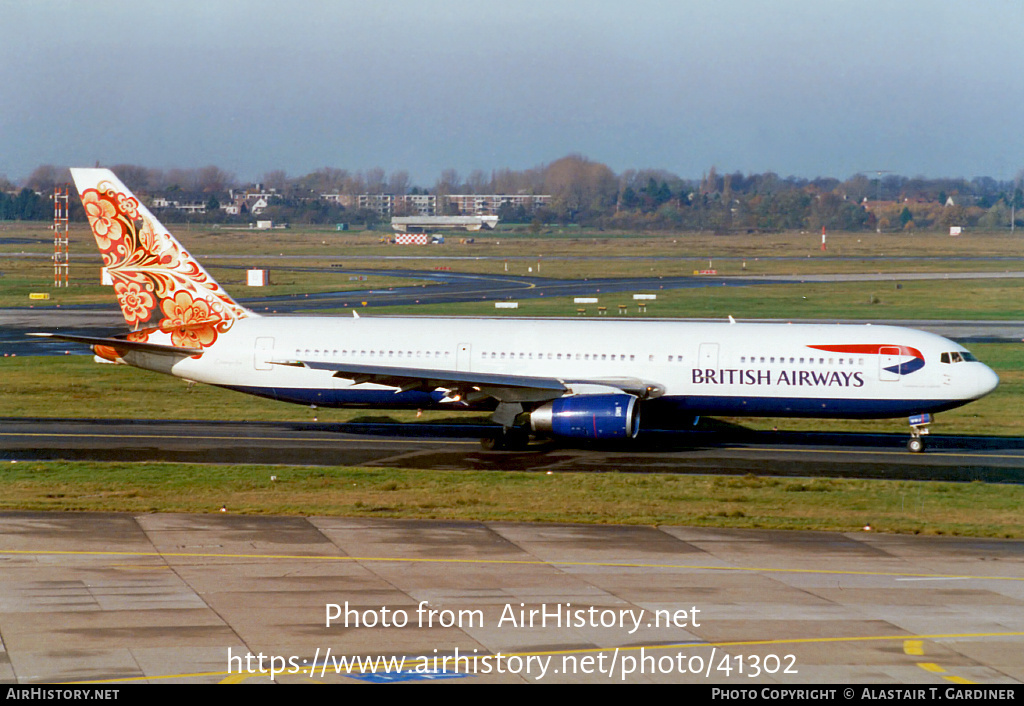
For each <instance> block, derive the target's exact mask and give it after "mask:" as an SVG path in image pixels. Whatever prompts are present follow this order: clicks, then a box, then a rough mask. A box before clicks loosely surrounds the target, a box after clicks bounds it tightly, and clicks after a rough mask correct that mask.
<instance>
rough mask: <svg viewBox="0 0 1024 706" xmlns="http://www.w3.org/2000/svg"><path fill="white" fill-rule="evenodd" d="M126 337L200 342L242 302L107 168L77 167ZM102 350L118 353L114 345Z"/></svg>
mask: <svg viewBox="0 0 1024 706" xmlns="http://www.w3.org/2000/svg"><path fill="white" fill-rule="evenodd" d="M71 176H72V178H73V179H74V180H75V187H76V188H77V189H78V193H79V194H80V195H81V197H82V205H83V206H84V208H85V214H86V216H87V217H88V219H89V226H90V227H91V228H92V233H93V236H95V238H96V245H97V246H98V247H99V249H100V254H101V255H102V256H103V266H104V268H106V271H107V274H108V275H109V276H110V279H111V281H112V282H113V285H114V293H115V294H116V295H117V301H118V303H119V304H120V305H121V312H122V313H123V314H124V318H125V321H126V322H128V325H129V326H130V327H131V329H132V332H131V333H130V334H128V340H129V341H134V342H139V343H147V344H162V345H166V346H173V347H175V348H185V349H196V350H201V349H204V348H207V347H209V346H211V345H213V344H214V342H216V340H217V337H218V336H219V335H221V334H223V333H225V332H227V331H228V330H229V329H230V328H231V326H232V324H234V322H235V321H236V320H237V319H242V318H246V317H251V316H256V314H254V313H252V312H251V311H249V310H248V309H246V308H244V307H242V306H241V305H239V304H238V303H237V302H236V301H235V300H234V299H232V298H231V297H230V296H229V295H228V294H227V292H225V291H224V289H223V288H222V287H221V286H220V285H219V284H217V282H216V281H215V280H214V279H213V277H211V276H210V275H209V274H208V273H207V272H206V270H204V269H203V268H202V266H201V265H200V264H199V263H198V262H196V261H195V260H194V259H193V258H192V256H191V255H189V254H188V252H187V251H186V250H185V249H184V248H183V247H182V246H181V244H180V243H179V242H178V241H177V240H175V238H174V236H172V235H171V234H170V233H169V232H168V231H167V229H166V228H164V226H163V225H162V224H161V223H160V221H158V220H157V218H156V217H155V216H154V215H153V214H152V213H150V211H149V209H147V208H146V207H145V206H144V205H142V204H141V203H139V200H138V199H137V198H135V196H134V195H133V194H132V193H131V191H129V190H128V188H127V187H126V186H125V185H124V184H122V183H121V181H120V180H119V179H118V178H117V177H116V176H114V173H113V172H111V171H110V170H109V169H72V170H71ZM96 353H97V354H98V355H101V356H103V357H107V358H112V357H114V356H116V355H117V354H116V353H115V351H113V350H109V351H107V350H103V347H102V346H100V347H97V349H96Z"/></svg>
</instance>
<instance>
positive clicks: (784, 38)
mask: <svg viewBox="0 0 1024 706" xmlns="http://www.w3.org/2000/svg"><path fill="white" fill-rule="evenodd" d="M0 67H2V68H3V74H2V75H3V78H2V80H0V174H6V175H7V176H8V177H9V178H11V179H14V180H18V179H21V178H24V177H25V176H27V175H28V174H29V173H30V172H31V171H32V169H34V168H35V167H36V166H39V165H41V164H58V165H71V166H92V165H93V164H94V163H95V162H97V161H99V162H100V163H101V164H108V165H109V164H116V163H134V164H141V165H145V166H149V167H158V168H170V167H201V166H206V165H209V164H215V165H217V166H220V167H222V168H224V169H227V170H229V171H232V172H234V173H235V174H236V175H237V176H238V177H239V178H241V179H256V178H258V177H260V176H262V175H263V174H264V173H265V172H268V171H271V170H274V169H284V170H285V171H287V172H288V174H289V175H291V176H299V175H302V174H306V173H308V172H310V171H313V170H314V169H317V168H319V167H323V166H333V167H339V168H344V169H349V170H352V171H355V170H357V169H366V168H370V167H376V166H380V167H383V168H384V169H386V170H388V171H393V170H398V169H406V170H408V171H409V172H410V173H411V175H412V178H413V182H414V183H416V184H419V185H423V186H431V185H433V183H434V181H435V180H436V179H437V177H438V176H439V175H440V172H441V170H442V169H445V168H454V169H457V170H458V171H459V173H460V174H462V175H463V176H465V175H467V174H468V173H469V172H470V171H472V170H474V169H482V170H485V171H486V172H489V171H490V170H491V169H498V168H502V167H510V168H513V169H526V168H530V167H534V166H537V165H540V164H544V163H548V162H552V161H554V160H556V159H558V158H559V157H562V156H565V155H566V154H570V153H578V154H582V155H584V156H586V157H589V158H590V159H592V160H595V161H600V162H604V163H606V164H608V165H609V166H610V167H611V168H612V169H613V170H615V171H616V172H621V171H623V170H625V169H630V168H647V167H652V168H662V169H667V170H670V171H673V172H675V173H677V174H679V175H680V176H684V177H699V176H700V175H701V174H702V173H703V172H705V171H707V169H708V168H709V167H711V166H712V165H714V166H716V167H717V169H718V171H719V173H722V172H726V171H728V172H732V171H737V170H738V171H743V172H748V173H749V172H763V171H769V170H770V171H775V172H777V173H779V174H780V175H782V176H788V175H797V176H804V177H815V176H834V177H837V178H840V179H845V178H847V177H849V176H851V175H852V174H854V173H856V172H858V171H865V172H868V171H871V170H889V171H893V172H896V173H899V174H904V175H906V176H914V175H926V176H931V177H939V176H950V177H957V176H962V177H967V178H971V177H973V176H981V175H985V176H992V177H995V178H997V179H1009V178H1012V177H1013V176H1014V175H1015V174H1017V172H1018V171H1020V170H1021V169H1022V168H1024V120H1022V117H1024V80H1022V79H1021V73H1022V70H1024V2H1021V0H978V1H977V2H972V3H966V2H963V1H962V0H899V1H898V2H889V1H879V0H856V1H849V2H847V1H845V0H829V1H826V2H822V1H821V0H772V1H771V2H766V1H764V0H717V1H716V2H706V1H703V2H690V1H685V0H672V1H666V2H661V1H659V0H629V2H626V1H625V0H618V1H616V2H608V1H605V0H581V1H578V2H577V1H576V0H504V1H502V2H491V1H490V0H444V1H436V2H434V1H431V0H415V1H407V0H383V1H380V2H366V1H365V0H363V1H361V2H349V1H348V0H319V1H316V0H289V2H269V1H263V0H244V1H243V0H237V1H228V0H164V1H162V2H151V1H149V0H132V1H131V2H125V1H123V0H122V1H121V2H107V1H106V0H91V1H90V2H82V1H81V0H32V1H31V2H29V1H22V0H0Z"/></svg>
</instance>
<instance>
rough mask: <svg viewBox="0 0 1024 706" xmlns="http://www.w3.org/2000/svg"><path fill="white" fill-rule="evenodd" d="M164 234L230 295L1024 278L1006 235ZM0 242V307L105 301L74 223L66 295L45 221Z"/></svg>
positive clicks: (16, 228) (84, 236)
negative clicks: (466, 284) (704, 273)
mask: <svg viewBox="0 0 1024 706" xmlns="http://www.w3.org/2000/svg"><path fill="white" fill-rule="evenodd" d="M170 230H171V231H172V232H173V233H175V234H176V235H177V236H178V237H179V239H180V240H181V241H182V243H183V244H184V245H185V247H186V248H188V249H189V250H190V251H191V252H192V253H193V255H195V256H196V258H197V259H199V261H200V262H201V263H202V264H203V265H204V266H205V267H206V268H207V269H208V270H209V271H210V273H211V274H212V275H213V276H214V277H215V278H216V279H217V280H218V281H219V282H220V283H221V284H222V285H224V286H225V287H226V288H227V289H228V290H229V291H230V292H232V293H233V294H234V295H235V296H236V297H246V296H256V295H279V294H298V293H313V292H323V291H339V290H345V289H360V288H364V287H387V286H398V285H399V284H402V283H403V281H402V280H384V279H383V278H380V279H378V278H374V279H373V280H371V281H370V282H367V283H363V284H362V285H359V284H358V283H351V282H350V281H349V280H348V277H347V276H346V272H345V270H346V269H363V268H377V269H381V268H386V269H426V270H430V269H433V268H434V267H448V268H451V269H452V270H453V271H457V272H473V273H489V274H498V273H501V274H505V273H506V271H507V273H508V274H511V275H513V276H514V275H529V274H532V275H536V274H537V272H538V269H539V271H540V274H541V275H543V276H546V277H559V278H568V279H583V278H591V277H639V276H645V277H658V276H661V277H668V276H679V275H690V274H693V272H694V271H695V270H704V269H708V267H709V264H710V265H711V266H712V268H713V269H715V270H717V272H718V273H719V274H721V275H747V276H759V275H765V276H771V275H802V274H822V273H875V272H884V273H893V272H945V271H949V272H963V271H1022V270H1024V238H1018V237H1014V236H1011V235H1010V234H1009V233H971V234H970V235H968V236H961V237H960V238H950V237H949V236H947V235H943V234H940V233H921V234H917V235H904V234H875V233H834V234H830V236H829V249H828V251H826V252H822V251H821V249H820V235H819V234H816V233H797V232H787V233H775V234H757V235H725V236H722V235H717V236H716V235H708V234H670V235H650V234H628V233H611V232H601V231H588V230H581V229H566V230H563V231H558V230H555V231H551V232H548V233H545V234H542V235H540V236H535V235H532V234H529V233H528V232H526V231H519V232H501V231H499V232H495V233H486V234H482V235H481V234H474V239H475V241H476V242H475V243H473V244H472V245H463V244H460V240H461V239H462V238H463V237H464V236H460V235H453V236H450V237H449V238H448V243H447V244H445V245H441V246H430V247H412V246H410V247H399V246H393V245H382V244H381V243H380V242H379V241H380V238H381V236H382V235H385V234H384V233H383V232H372V233H361V232H354V233H338V232H335V231H333V230H326V229H314V228H305V229H302V228H296V229H291V230H284V231H271V232H260V231H248V230H241V231H239V230H224V229H213V228H210V227H208V226H201V227H200V226H196V225H191V226H188V225H184V224H175V225H172V226H170ZM3 239H15V240H28V241H31V242H27V243H26V242H10V243H2V242H0V283H2V285H3V286H2V287H0V307H4V306H24V305H27V304H28V303H29V300H28V295H29V293H30V292H41V291H46V292H49V293H50V295H51V298H50V300H49V301H45V302H34V304H35V305H36V306H58V305H70V304H95V303H100V302H104V301H110V298H109V297H110V293H109V289H108V288H105V287H102V286H100V285H99V284H98V279H99V266H100V260H99V255H98V253H97V251H96V247H95V244H94V243H93V241H92V236H91V234H90V233H89V232H87V230H86V229H85V227H84V225H81V224H76V225H75V227H73V228H72V230H71V238H70V240H71V245H70V250H71V255H72V259H71V267H70V283H71V286H70V287H69V288H67V289H54V288H53V287H52V284H53V267H52V264H51V263H50V260H49V259H48V258H49V257H50V256H51V255H52V253H53V241H52V234H51V232H50V230H49V229H48V226H47V225H46V224H23V223H2V224H0V240H3ZM967 254H969V257H966V256H965V255H967ZM281 258H284V259H281ZM382 258H387V259H382ZM934 258H945V259H941V260H936V259H934ZM979 258H980V259H979ZM996 258H998V259H996ZM506 259H508V262H507V263H506ZM229 265H232V266H236V267H250V266H256V267H268V268H269V269H270V270H271V286H270V287H267V288H265V289H262V290H251V289H248V288H246V287H244V272H243V271H242V270H240V269H228V268H227V266H229ZM330 265H341V266H342V267H340V268H338V269H337V272H329V273H322V272H321V273H315V272H298V271H294V270H291V269H290V268H292V267H313V266H320V267H326V266H330ZM506 267H507V270H506ZM531 269H532V272H531ZM404 283H409V282H404Z"/></svg>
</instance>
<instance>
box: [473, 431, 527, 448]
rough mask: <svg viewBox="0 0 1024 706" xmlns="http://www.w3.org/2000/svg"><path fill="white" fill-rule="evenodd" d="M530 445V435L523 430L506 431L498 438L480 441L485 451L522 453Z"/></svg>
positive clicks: (493, 437) (490, 437) (491, 437)
mask: <svg viewBox="0 0 1024 706" xmlns="http://www.w3.org/2000/svg"><path fill="white" fill-rule="evenodd" d="M529 443H530V435H529V434H528V433H526V432H525V431H523V430H522V429H505V430H503V431H502V432H501V434H499V435H498V436H488V437H485V438H483V439H480V446H482V447H483V449H484V451H521V450H523V449H525V448H526V446H527V445H528V444H529Z"/></svg>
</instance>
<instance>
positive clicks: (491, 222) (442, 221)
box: [391, 216, 498, 233]
mask: <svg viewBox="0 0 1024 706" xmlns="http://www.w3.org/2000/svg"><path fill="white" fill-rule="evenodd" d="M497 225H498V217H497V216H393V217H392V218H391V227H392V228H393V229H394V230H396V231H398V232H399V233H406V232H409V231H427V230H438V229H444V230H469V231H476V230H481V229H482V228H486V229H488V230H494V227H495V226H497Z"/></svg>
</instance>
